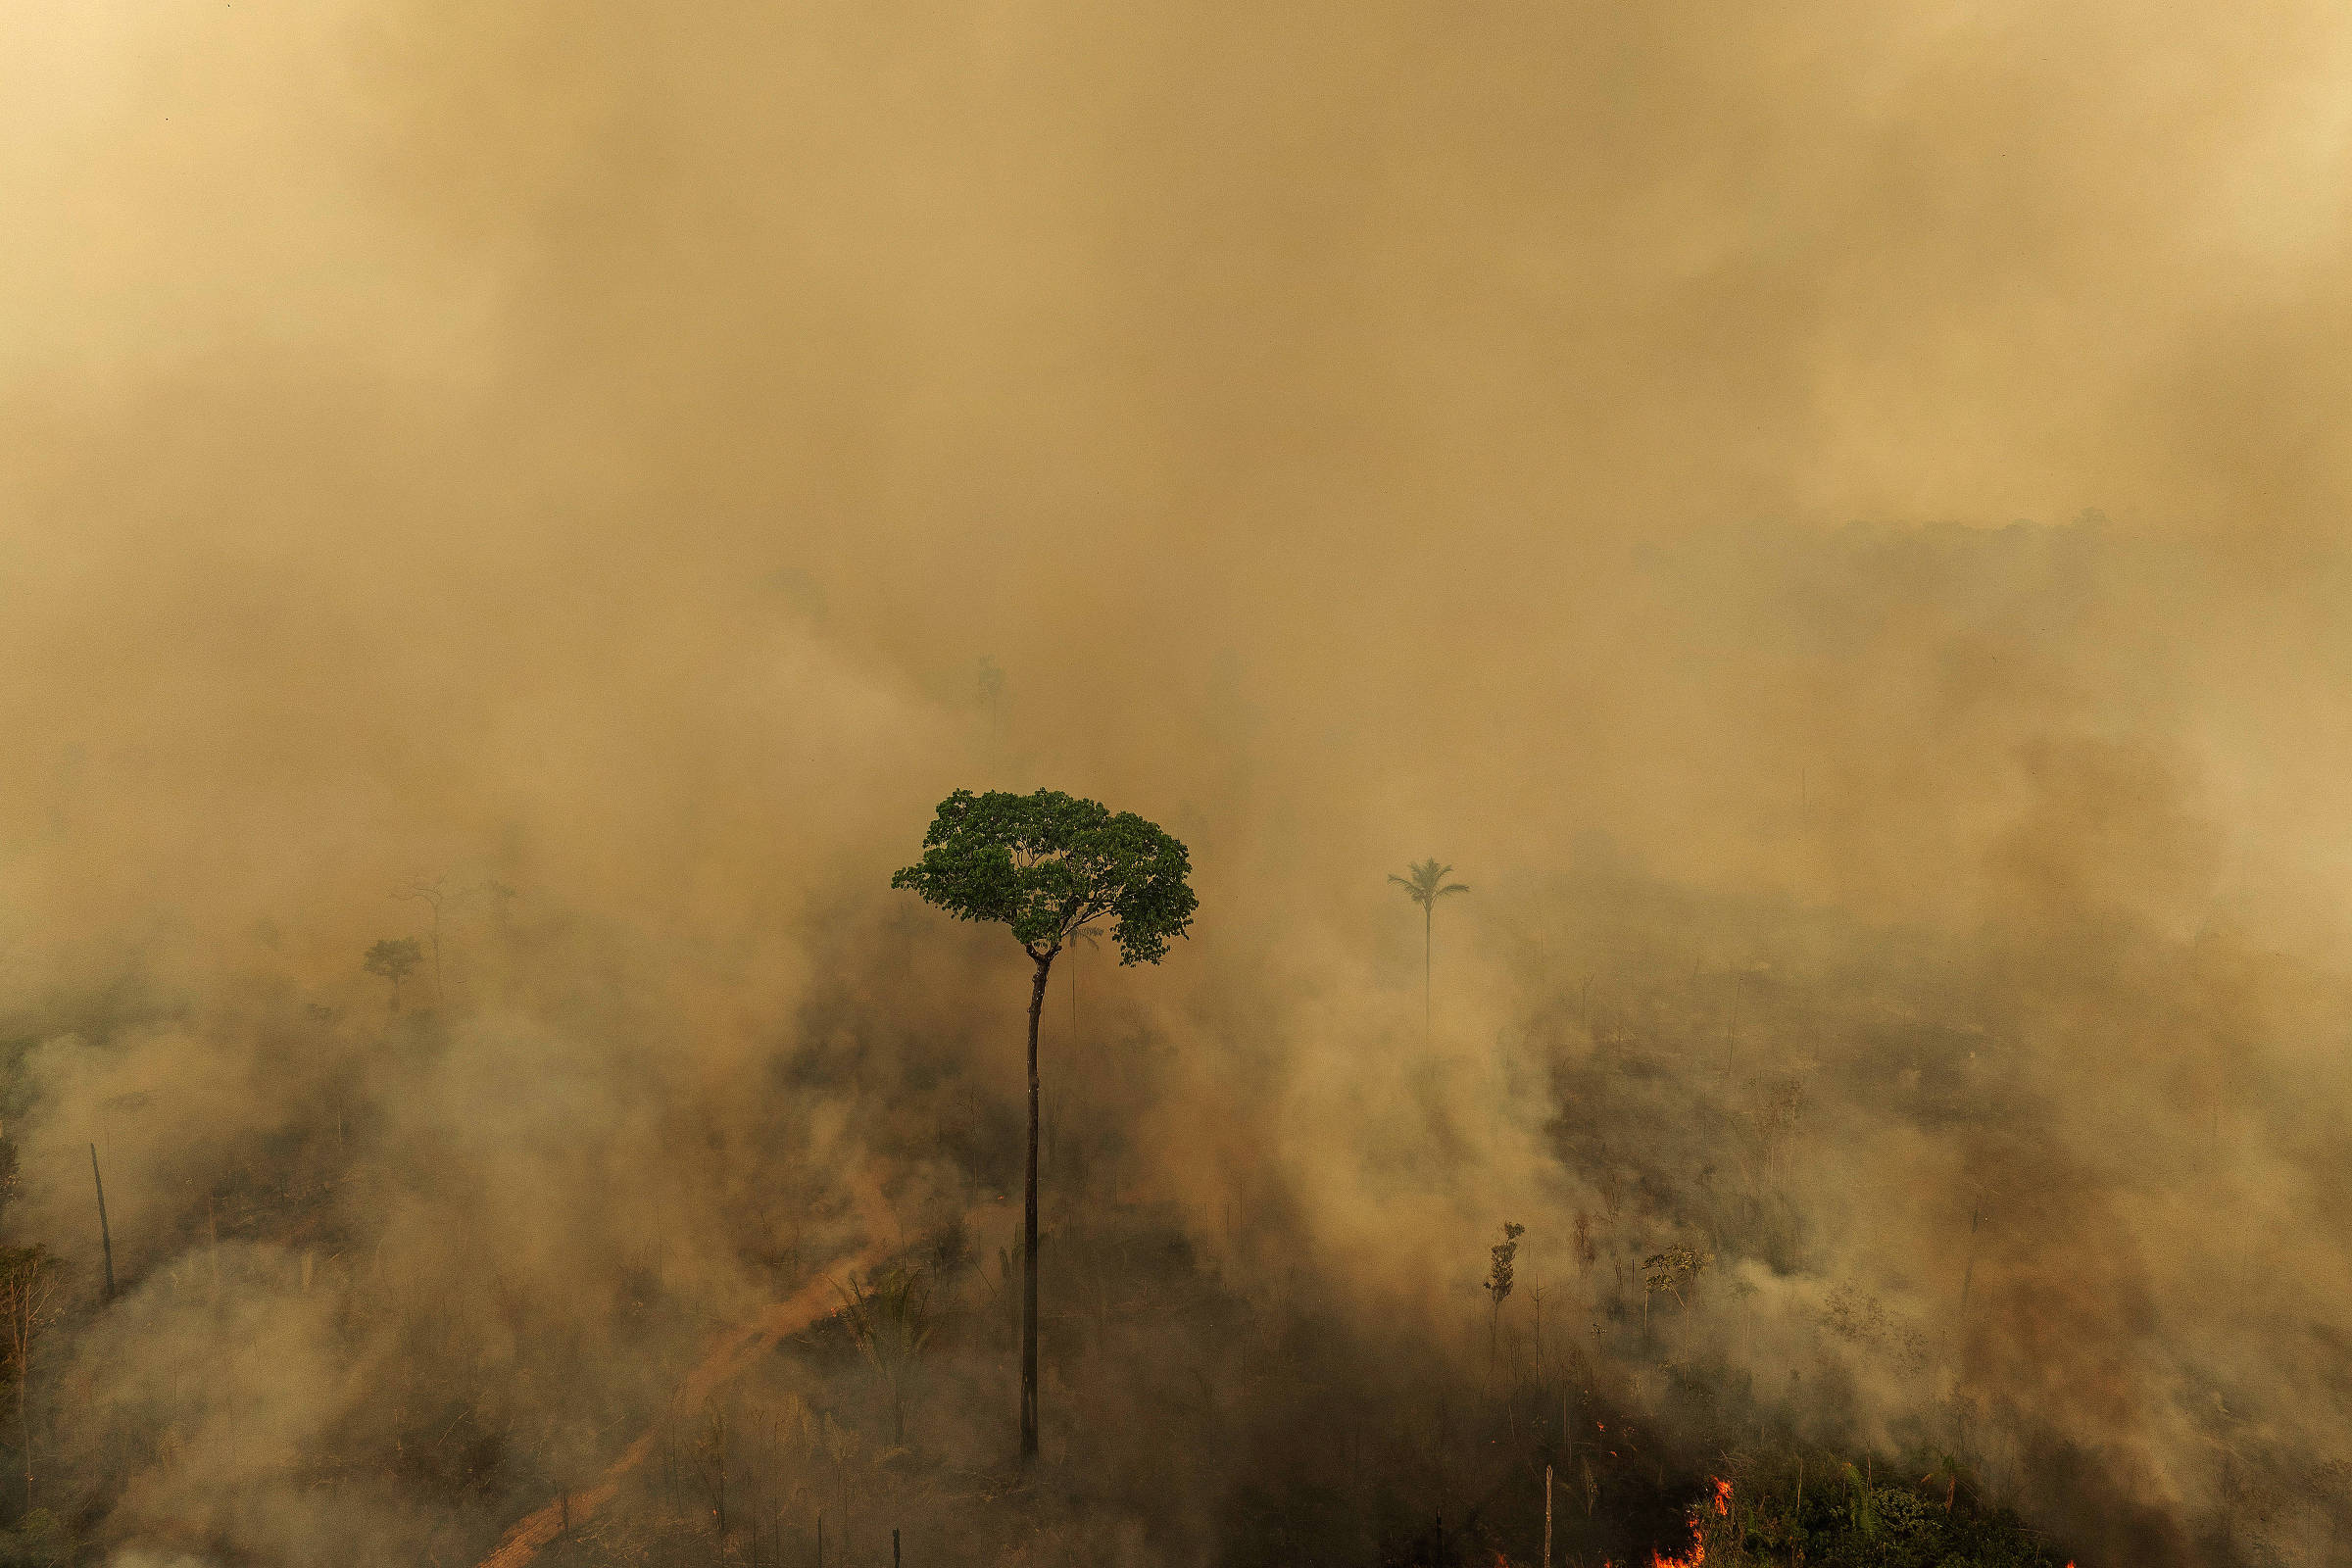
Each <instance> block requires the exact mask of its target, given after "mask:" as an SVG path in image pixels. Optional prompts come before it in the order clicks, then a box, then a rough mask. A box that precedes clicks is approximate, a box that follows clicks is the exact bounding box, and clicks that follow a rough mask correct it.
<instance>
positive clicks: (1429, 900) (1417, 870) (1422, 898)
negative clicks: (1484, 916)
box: [1389, 855, 1470, 1041]
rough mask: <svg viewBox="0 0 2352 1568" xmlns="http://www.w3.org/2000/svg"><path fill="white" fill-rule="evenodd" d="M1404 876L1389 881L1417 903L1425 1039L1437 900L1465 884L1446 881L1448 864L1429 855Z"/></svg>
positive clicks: (1465, 887) (1460, 890) (1423, 1035)
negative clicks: (1419, 910)
mask: <svg viewBox="0 0 2352 1568" xmlns="http://www.w3.org/2000/svg"><path fill="white" fill-rule="evenodd" d="M1405 871H1406V873H1407V874H1406V875H1404V876H1392V877H1390V878H1389V880H1390V881H1392V882H1394V883H1396V884H1397V886H1398V887H1400V888H1402V889H1404V896H1405V897H1406V898H1408V899H1410V900H1412V901H1413V902H1414V903H1415V904H1418V905H1419V906H1421V1038H1422V1039H1423V1040H1424V1041H1426V1040H1427V1039H1428V1038H1429V1020H1430V1008H1429V973H1430V954H1431V952H1432V950H1433V948H1434V946H1435V943H1436V932H1437V927H1436V918H1437V912H1438V901H1439V900H1440V899H1442V898H1445V897H1446V895H1447V894H1449V893H1467V892H1469V891H1470V888H1469V885H1468V884H1466V883H1462V882H1448V881H1446V878H1447V877H1449V876H1451V875H1452V874H1453V867H1452V866H1450V865H1440V864H1439V863H1438V858H1437V857H1436V856H1434V855H1433V856H1431V857H1430V858H1428V859H1426V860H1424V861H1422V862H1421V863H1420V864H1419V865H1408V866H1406V867H1405Z"/></svg>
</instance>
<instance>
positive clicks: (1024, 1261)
mask: <svg viewBox="0 0 2352 1568" xmlns="http://www.w3.org/2000/svg"><path fill="white" fill-rule="evenodd" d="M1053 967H1054V956H1053V955H1052V954H1048V955H1046V956H1044V957H1042V958H1040V959H1038V960H1037V979H1036V981H1035V983H1034V984H1032V985H1031V986H1030V988H1029V1182H1028V1191H1027V1194H1026V1195H1025V1197H1024V1199H1023V1201H1022V1206H1021V1463H1023V1464H1027V1463H1028V1462H1029V1461H1031V1460H1032V1459H1035V1458H1036V1457H1037V1121H1038V1103H1037V1022H1038V1017H1039V1015H1040V1014H1041V1013H1043V1012H1044V1011H1045V1006H1046V977H1047V975H1048V974H1049V973H1050V972H1051V971H1052V970H1053Z"/></svg>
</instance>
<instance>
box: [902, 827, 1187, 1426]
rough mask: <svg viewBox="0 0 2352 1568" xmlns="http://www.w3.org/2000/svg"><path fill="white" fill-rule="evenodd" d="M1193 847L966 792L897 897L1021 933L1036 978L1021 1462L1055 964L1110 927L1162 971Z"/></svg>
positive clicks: (1030, 1370) (1133, 956)
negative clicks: (1044, 1045) (1100, 926)
mask: <svg viewBox="0 0 2352 1568" xmlns="http://www.w3.org/2000/svg"><path fill="white" fill-rule="evenodd" d="M1191 870H1192V859H1191V857H1190V856H1189V855H1188V854H1187V853H1186V851H1185V848H1184V846H1183V845H1182V844H1181V843H1179V842H1177V841H1176V840H1175V839H1174V838H1172V837H1170V836H1169V835H1168V834H1167V833H1166V832H1164V831H1162V830H1161V829H1160V828H1159V827H1158V826H1157V825H1155V824H1153V823H1151V822H1147V821H1145V820H1144V819H1143V818H1142V817H1140V816H1137V815H1136V814H1135V813H1133V812H1132V811H1121V812H1119V813H1118V814H1117V815H1115V816H1114V815H1112V814H1111V812H1110V811H1109V810H1108V809H1106V808H1104V807H1103V806H1102V805H1100V804H1099V803H1097V802H1094V801H1086V800H1078V799H1075V798H1073V797H1071V796H1068V795H1064V794H1062V793H1061V792H1059V791H1058V790H1043V789H1041V790H1039V791H1037V792H1036V793H1035V794H1032V795H1014V794H1011V793H1008V792H1005V791H1002V790H992V791H990V792H989V793H987V794H985V795H974V794H973V793H972V792H971V791H969V790H957V791H956V793H955V794H953V795H951V796H949V797H948V798H947V799H946V800H944V801H942V802H941V803H940V805H939V814H938V816H937V817H936V818H934V819H933V821H932V823H931V827H930V830H929V831H928V832H926V833H925V834H924V835H923V857H922V858H921V859H920V860H917V861H916V862H915V863H914V864H912V865H909V866H907V867H905V868H904V869H902V870H900V871H898V872H897V873H895V874H894V875H893V876H892V877H891V879H890V885H891V886H892V887H894V888H907V889H909V890H911V891H912V892H914V893H915V894H917V895H919V896H920V897H921V898H922V900H923V902H924V903H926V904H932V905H936V906H938V907H940V908H943V909H945V910H947V911H948V912H949V913H950V914H953V915H955V916H956V918H957V919H959V920H987V921H992V922H996V923H998V924H1003V925H1008V926H1010V927H1011V928H1012V935H1013V939H1014V940H1015V941H1017V942H1019V943H1020V945H1021V950H1022V951H1023V952H1025V953H1027V954H1028V955H1029V958H1030V961H1031V962H1032V963H1034V964H1035V965H1036V966H1037V970H1036V974H1035V977H1034V978H1033V980H1032V982H1031V985H1030V991H1029V1173H1028V1187H1027V1192H1026V1196H1025V1198H1024V1201H1023V1207H1022V1217H1021V1240H1022V1251H1021V1290H1022V1297H1021V1458H1022V1460H1023V1462H1024V1463H1025V1462H1027V1461H1028V1460H1030V1459H1032V1458H1034V1457H1036V1455H1037V1127H1038V1095H1037V1025H1038V1017H1039V1014H1040V1013H1041V1012H1042V1011H1043V1010H1044V1007H1045V1005H1046V979H1047V976H1048V974H1049V973H1050V972H1051V970H1052V969H1053V967H1054V956H1055V955H1057V954H1059V953H1060V952H1061V950H1062V948H1063V946H1064V945H1065V944H1067V943H1068V942H1069V941H1070V940H1071V938H1072V937H1073V936H1074V935H1075V934H1076V933H1077V932H1078V931H1079V930H1080V929H1081V928H1083V927H1085V926H1087V925H1089V924H1091V923H1093V922H1095V921H1098V920H1103V919H1108V920H1110V921H1112V922H1113V924H1112V928H1111V939H1112V940H1113V941H1114V942H1116V943H1117V944H1118V948H1119V962H1120V963H1122V964H1129V963H1157V962H1158V961H1159V960H1160V958H1161V957H1162V956H1165V955H1166V953H1167V951H1168V941H1169V939H1170V938H1172V937H1180V936H1183V935H1184V934H1185V931H1186V928H1187V927H1189V926H1190V925H1191V924H1192V919H1193V910H1194V908H1195V907H1197V906H1198V904H1199V902H1200V901H1199V900H1198V899H1196V898H1195V897H1194V895H1193V890H1192V888H1191V887H1190V886H1189V885H1188V884H1187V883H1186V881H1185V878H1186V876H1187V875H1188V874H1189V873H1190V872H1191Z"/></svg>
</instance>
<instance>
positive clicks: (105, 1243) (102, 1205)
mask: <svg viewBox="0 0 2352 1568" xmlns="http://www.w3.org/2000/svg"><path fill="white" fill-rule="evenodd" d="M90 1180H91V1181H92V1182H94V1183H96V1184H97V1187H98V1247H99V1250H101V1251H103V1252H104V1253H105V1255H106V1299H108V1300H110V1301H111V1300H113V1299H115V1238H114V1236H113V1235H112V1234H111V1233H110V1232H109V1231H108V1230H107V1228H106V1179H105V1178H104V1177H102V1176H100V1175H99V1174H98V1146H97V1145H96V1144H92V1145H91V1146H90Z"/></svg>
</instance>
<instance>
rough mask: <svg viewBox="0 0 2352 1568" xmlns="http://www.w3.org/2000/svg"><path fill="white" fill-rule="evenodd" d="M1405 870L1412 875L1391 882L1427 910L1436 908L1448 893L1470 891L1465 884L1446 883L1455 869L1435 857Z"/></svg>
mask: <svg viewBox="0 0 2352 1568" xmlns="http://www.w3.org/2000/svg"><path fill="white" fill-rule="evenodd" d="M1405 869H1406V870H1407V871H1408V872H1410V873H1411V875H1409V876H1393V877H1391V878H1389V880H1390V881H1392V882H1394V883H1396V884H1397V886H1398V887H1400V888H1402V889H1404V896H1405V897H1406V898H1408V899H1410V900H1412V901H1413V902H1414V903H1415V904H1418V905H1420V906H1421V907H1423V908H1425V909H1427V908H1430V907H1434V906H1435V905H1436V904H1437V902H1438V901H1439V900H1440V899H1442V898H1444V897H1445V896H1446V894H1448V893H1467V892H1469V891H1470V889H1469V887H1468V886H1467V885H1466V884H1464V883H1460V882H1448V881H1446V878H1447V877H1449V876H1451V875H1453V867H1452V866H1450V865H1440V864H1439V863H1438V858H1437V857H1436V856H1434V855H1433V856H1431V857H1430V858H1428V859H1426V860H1423V861H1422V862H1421V863H1420V864H1419V865H1409V866H1406V867H1405Z"/></svg>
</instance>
